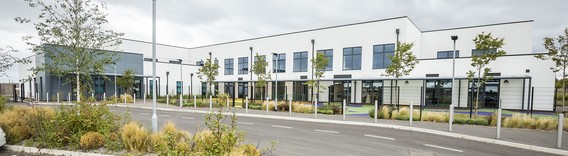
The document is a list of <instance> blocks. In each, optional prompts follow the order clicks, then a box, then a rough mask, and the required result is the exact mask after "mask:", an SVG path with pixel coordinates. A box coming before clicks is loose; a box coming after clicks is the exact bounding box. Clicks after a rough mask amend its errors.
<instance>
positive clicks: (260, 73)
mask: <svg viewBox="0 0 568 156" xmlns="http://www.w3.org/2000/svg"><path fill="white" fill-rule="evenodd" d="M267 66H268V62H266V56H260V55H258V53H256V56H255V62H254V63H253V65H252V70H251V71H250V72H252V73H253V74H255V75H256V77H257V79H258V81H257V82H256V83H254V86H255V87H259V88H262V89H264V87H266V84H267V83H266V80H268V79H270V74H267V72H266V67H267ZM261 96H262V97H260V99H262V98H263V97H264V94H262V95H261Z"/></svg>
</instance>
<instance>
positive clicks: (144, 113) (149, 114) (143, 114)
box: [140, 113, 150, 115]
mask: <svg viewBox="0 0 568 156" xmlns="http://www.w3.org/2000/svg"><path fill="white" fill-rule="evenodd" d="M140 115H150V114H148V113H140Z"/></svg>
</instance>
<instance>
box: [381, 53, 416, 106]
mask: <svg viewBox="0 0 568 156" xmlns="http://www.w3.org/2000/svg"><path fill="white" fill-rule="evenodd" d="M413 46H414V43H401V42H397V44H396V49H395V50H394V55H392V56H389V59H390V60H391V64H390V65H389V66H388V67H387V69H386V70H385V73H384V74H382V75H383V76H389V77H394V78H395V87H396V88H397V89H398V79H399V78H400V77H403V76H407V75H409V74H410V72H412V70H414V67H415V66H416V64H418V61H417V60H416V56H414V54H413V53H412V51H410V50H411V49H412V47H413ZM399 102H400V100H399V99H398V98H397V99H396V106H397V108H398V107H399Z"/></svg>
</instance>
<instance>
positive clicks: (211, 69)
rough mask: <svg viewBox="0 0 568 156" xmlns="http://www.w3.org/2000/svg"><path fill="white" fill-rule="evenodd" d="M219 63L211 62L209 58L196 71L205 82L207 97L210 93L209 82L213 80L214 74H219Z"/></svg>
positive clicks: (211, 82)
mask: <svg viewBox="0 0 568 156" xmlns="http://www.w3.org/2000/svg"><path fill="white" fill-rule="evenodd" d="M218 69H219V64H217V63H213V62H212V60H211V59H207V60H206V61H205V64H204V65H203V66H202V67H201V68H199V70H198V71H197V77H199V79H201V81H204V82H207V97H209V94H210V93H211V91H210V90H211V84H213V82H215V76H217V75H219V70H218Z"/></svg>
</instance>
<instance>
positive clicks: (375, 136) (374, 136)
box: [365, 134, 394, 141]
mask: <svg viewBox="0 0 568 156" xmlns="http://www.w3.org/2000/svg"><path fill="white" fill-rule="evenodd" d="M365 136H366V137H371V138H379V139H386V140H393V141H394V138H389V137H384V136H378V135H369V134H365Z"/></svg>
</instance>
